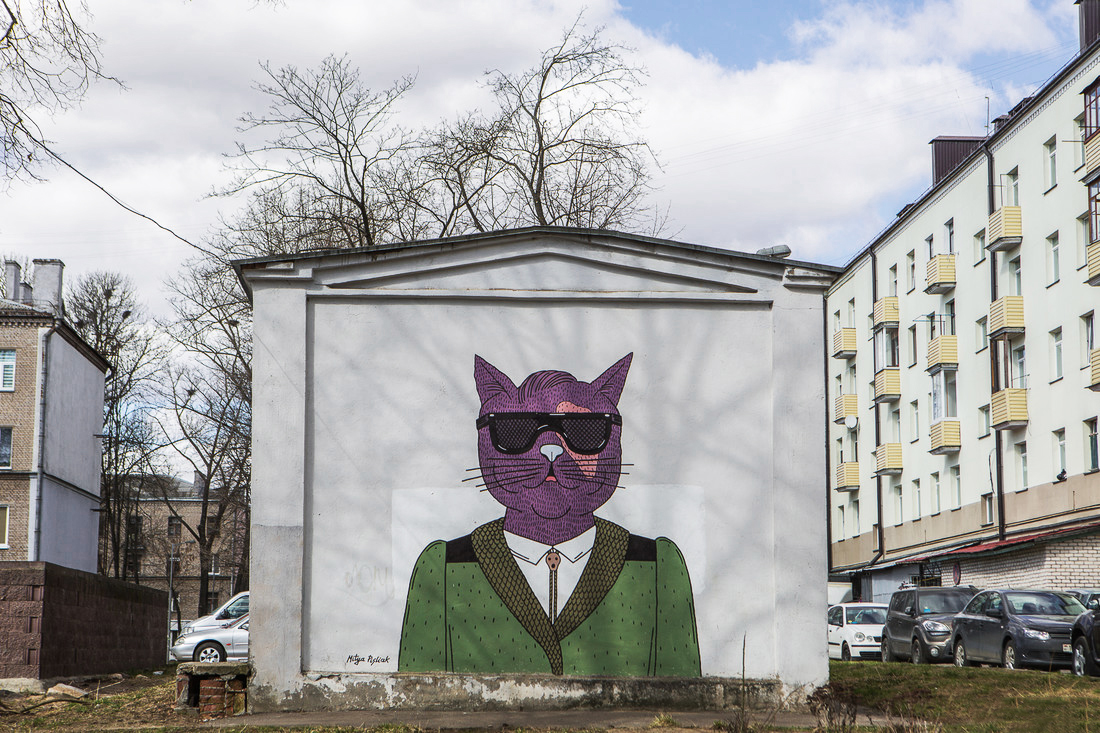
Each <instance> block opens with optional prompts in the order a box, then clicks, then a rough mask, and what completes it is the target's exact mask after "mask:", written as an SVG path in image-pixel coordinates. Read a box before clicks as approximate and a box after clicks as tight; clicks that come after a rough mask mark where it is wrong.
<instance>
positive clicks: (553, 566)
mask: <svg viewBox="0 0 1100 733" xmlns="http://www.w3.org/2000/svg"><path fill="white" fill-rule="evenodd" d="M558 565H561V555H559V554H558V551H557V550H555V549H553V548H551V550H550V551H549V552H548V553H546V567H548V568H550V623H554V621H555V619H557V617H558Z"/></svg>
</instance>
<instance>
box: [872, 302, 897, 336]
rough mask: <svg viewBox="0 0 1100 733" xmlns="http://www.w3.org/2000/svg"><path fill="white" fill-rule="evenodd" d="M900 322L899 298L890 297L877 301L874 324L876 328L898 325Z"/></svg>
mask: <svg viewBox="0 0 1100 733" xmlns="http://www.w3.org/2000/svg"><path fill="white" fill-rule="evenodd" d="M897 322H898V296H896V295H888V296H887V297H885V298H879V299H878V300H876V301H875V313H874V323H875V327H876V328H877V327H878V326H886V325H897Z"/></svg>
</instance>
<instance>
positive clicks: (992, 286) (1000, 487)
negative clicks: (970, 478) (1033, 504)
mask: <svg viewBox="0 0 1100 733" xmlns="http://www.w3.org/2000/svg"><path fill="white" fill-rule="evenodd" d="M982 152H984V153H985V169H986V179H987V182H988V184H989V186H988V189H989V191H988V195H987V196H986V204H987V207H988V210H989V211H988V215H987V216H991V215H992V214H993V212H994V211H996V208H995V206H996V197H995V195H994V191H995V190H996V183H997V179H996V174H995V171H994V165H993V151H992V150H990V149H989V138H986V139H985V142H983V143H982ZM997 297H998V291H997V253H996V252H993V251H990V252H989V302H990V303H993V302H994V301H996V300H997ZM1004 346H1005V344H1004V343H1003V342H1002V341H1001V339H990V342H989V384H990V388H991V391H992V392H997V391H999V390H1000V388H1001V373H1000V370H999V369H998V368H997V364H998V361H999V359H998V357H999V356H1000V357H1001V358H1005V357H1004V354H1002V353H1001V352H1002V351H1003V350H1004ZM993 432H994V433H995V435H994V436H993V442H994V451H996V453H997V455H996V458H995V471H996V481H995V483H994V486H993V489H994V491H995V492H996V494H997V539H998V540H1003V539H1004V538H1005V470H1004V468H1005V467H1004V450H1003V448H1004V445H1003V441H1004V438H1003V436H1002V435H1001V431H1000V430H994V431H993Z"/></svg>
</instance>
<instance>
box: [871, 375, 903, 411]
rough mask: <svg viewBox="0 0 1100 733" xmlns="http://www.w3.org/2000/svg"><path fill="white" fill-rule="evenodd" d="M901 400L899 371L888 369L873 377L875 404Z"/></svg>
mask: <svg viewBox="0 0 1100 733" xmlns="http://www.w3.org/2000/svg"><path fill="white" fill-rule="evenodd" d="M900 398H901V370H900V369H898V368H897V367H888V368H886V369H883V370H881V371H879V373H878V374H876V375H875V402H876V403H877V402H895V401H897V400H898V399H900Z"/></svg>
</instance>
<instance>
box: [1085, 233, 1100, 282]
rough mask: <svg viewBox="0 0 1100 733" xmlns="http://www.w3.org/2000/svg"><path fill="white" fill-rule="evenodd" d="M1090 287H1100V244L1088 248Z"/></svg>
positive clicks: (1093, 244) (1095, 243) (1094, 243)
mask: <svg viewBox="0 0 1100 733" xmlns="http://www.w3.org/2000/svg"><path fill="white" fill-rule="evenodd" d="M1088 263H1089V279H1088V280H1086V281H1085V282H1087V283H1088V284H1089V285H1100V242H1093V243H1092V244H1090V245H1089V246H1088Z"/></svg>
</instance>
